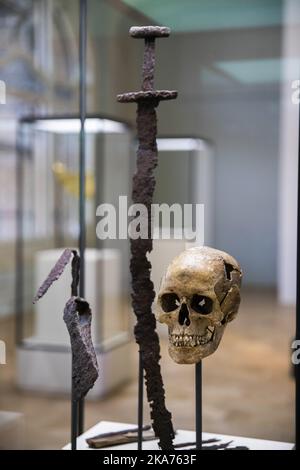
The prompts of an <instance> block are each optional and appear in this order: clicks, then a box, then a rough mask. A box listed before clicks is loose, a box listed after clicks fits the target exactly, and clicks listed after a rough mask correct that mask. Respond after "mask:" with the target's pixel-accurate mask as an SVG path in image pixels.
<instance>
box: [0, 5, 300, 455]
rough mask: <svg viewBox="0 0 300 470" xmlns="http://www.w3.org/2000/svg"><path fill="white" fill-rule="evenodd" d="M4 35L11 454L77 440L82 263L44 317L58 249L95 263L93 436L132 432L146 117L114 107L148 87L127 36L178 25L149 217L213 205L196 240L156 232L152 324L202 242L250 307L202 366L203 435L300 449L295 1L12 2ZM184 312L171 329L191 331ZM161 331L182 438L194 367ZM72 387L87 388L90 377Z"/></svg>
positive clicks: (2, 381)
mask: <svg viewBox="0 0 300 470" xmlns="http://www.w3.org/2000/svg"><path fill="white" fill-rule="evenodd" d="M83 5H85V8H86V9H85V10H84V9H83V10H82V8H83ZM0 24H1V28H0V38H1V39H0V277H1V282H0V449H4V450H8V449H34V450H39V449H42V450H47V449H62V448H64V447H65V446H66V445H67V444H68V443H69V442H70V441H71V414H72V410H73V408H72V407H71V401H72V400H71V388H72V386H71V382H72V381H71V377H72V370H73V374H74V369H72V367H74V362H76V360H77V358H76V352H75V353H74V350H73V344H72V351H73V361H72V353H71V346H70V337H69V334H68V329H67V328H66V325H65V322H64V320H65V321H66V318H65V315H64V308H65V307H64V306H65V304H66V302H67V301H68V299H69V298H70V295H71V290H70V285H71V274H72V276H73V280H74V272H73V270H72V273H71V267H70V265H68V266H67V267H66V269H65V271H64V272H63V274H62V275H61V278H60V279H59V280H57V281H56V282H55V283H54V284H53V285H52V286H51V288H50V289H49V291H48V292H47V294H46V295H45V296H44V297H43V298H41V299H40V300H39V302H37V303H35V304H33V299H34V296H35V295H36V292H37V290H38V288H39V286H40V285H41V284H42V282H43V281H44V280H45V279H46V277H47V275H48V273H49V272H50V271H51V269H52V268H53V266H54V265H55V263H56V262H57V260H58V259H59V257H60V256H61V254H62V253H63V250H64V249H70V248H71V249H72V250H75V249H76V250H80V249H82V250H84V267H82V268H81V269H82V271H81V273H82V279H83V278H84V285H83V284H81V283H82V282H83V281H81V279H80V283H79V291H80V296H81V297H84V298H85V299H87V301H88V302H89V304H90V306H91V309H92V325H91V333H90V334H91V336H92V340H93V344H94V347H95V349H93V346H90V345H88V346H87V348H89V347H91V348H92V349H93V353H94V355H95V357H96V359H97V361H98V366H99V377H98V379H97V380H96V382H95V384H94V386H93V387H92V388H91V389H90V391H89V392H88V394H87V396H85V398H84V400H83V399H82V400H81V401H80V405H79V408H80V407H81V410H80V412H79V414H78V415H79V419H81V421H82V422H81V425H82V430H84V431H86V430H88V429H90V428H91V427H93V426H95V425H96V424H97V423H99V422H102V421H106V422H116V423H123V428H124V426H125V428H126V425H129V424H133V425H136V424H137V420H138V388H139V379H140V377H139V373H140V369H139V368H140V367H141V362H139V361H140V358H139V346H138V345H137V343H136V339H135V334H134V332H135V330H134V326H135V324H136V321H137V319H136V316H135V314H134V309H133V306H132V298H131V292H132V288H133V287H134V282H133V281H132V279H131V273H130V266H131V267H132V262H130V260H131V253H130V246H137V247H140V246H141V245H139V244H138V243H137V244H136V245H135V244H134V243H132V244H131V245H130V243H131V240H129V237H128V236H127V235H128V233H127V226H126V225H125V235H124V220H123V219H122V220H121V218H122V214H124V210H127V209H126V208H125V209H124V204H125V205H126V204H127V205H128V207H129V206H130V204H131V197H132V184H134V181H135V182H136V180H133V174H134V172H135V164H136V149H137V145H138V142H139V137H140V135H139V132H137V126H136V110H137V106H136V103H122V102H120V100H117V95H119V94H124V93H128V92H130V91H138V90H141V74H142V63H143V53H144V52H143V51H144V40H143V39H142V32H143V31H142V29H140V30H136V31H140V32H138V33H136V37H131V36H130V34H129V29H130V28H131V27H132V26H137V27H138V26H146V25H157V26H166V27H169V28H170V29H171V34H170V36H169V37H168V38H164V37H157V40H156V46H155V87H156V88H158V89H159V90H176V91H177V92H178V97H177V99H173V100H171V101H166V102H165V101H163V102H162V103H160V105H159V106H158V107H157V108H156V112H157V136H156V137H157V148H158V166H157V168H155V170H154V176H153V177H152V179H153V178H154V180H155V183H156V185H155V190H154V195H153V203H154V204H157V205H160V204H165V205H168V206H169V207H170V206H172V205H173V204H177V205H180V207H186V206H188V205H200V204H201V208H203V212H201V214H202V216H201V220H200V222H199V221H198V219H197V223H196V228H195V233H196V235H195V237H194V239H193V240H191V239H189V237H188V236H187V234H186V232H184V233H182V232H180V227H179V225H178V220H177V219H176V217H175V216H174V218H173V219H172V218H171V219H172V220H171V219H170V220H169V225H170V226H169V227H167V226H166V225H165V222H166V221H165V220H164V219H163V218H161V219H160V218H159V219H158V220H155V221H156V222H157V225H155V226H154V227H153V228H154V233H156V232H157V233H164V231H165V230H167V229H168V228H169V229H170V230H169V235H170V236H169V237H168V236H166V237H163V236H157V237H156V236H154V237H153V238H154V240H153V250H152V251H151V253H148V255H147V257H148V259H149V260H150V262H151V265H152V269H151V272H150V274H151V280H152V282H153V286H154V291H155V297H156V298H155V300H153V299H152V300H151V302H150V304H151V303H152V301H153V305H152V307H151V306H150V309H151V308H152V311H153V312H154V313H156V318H158V316H157V310H159V305H160V304H159V303H158V294H159V292H160V291H161V289H163V282H162V279H166V278H163V275H164V273H165V272H166V270H167V267H168V266H169V265H170V263H171V261H172V260H173V259H174V258H175V257H176V256H178V255H179V254H180V253H182V252H184V251H185V250H187V249H189V248H192V247H195V246H196V245H203V244H204V245H205V246H209V247H212V248H215V249H217V250H221V251H224V252H226V253H229V254H230V255H231V256H232V257H234V259H236V260H237V261H238V263H239V265H240V267H241V269H242V272H243V280H242V285H241V289H240V296H241V304H240V308H239V311H238V315H236V318H235V319H234V321H233V322H232V323H230V325H228V327H226V331H225V332H224V335H223V338H222V341H221V342H220V345H219V347H218V349H217V351H216V352H214V354H211V352H213V351H210V353H208V354H205V355H208V356H209V357H205V359H204V360H203V361H201V363H202V362H203V364H202V427H203V432H205V433H212V434H214V433H216V434H220V435H229V436H242V437H247V438H253V439H259V440H266V441H277V442H280V443H290V444H293V443H294V442H295V374H294V366H293V362H292V359H291V358H292V352H293V349H292V343H293V341H294V339H295V331H296V329H295V328H296V327H295V325H296V261H297V187H298V180H297V178H298V173H297V165H298V164H297V162H298V134H299V129H298V113H299V107H298V104H299V89H300V81H299V78H300V77H299V63H300V62H299V59H300V2H299V1H298V0H251V1H248V2H245V1H244V0H184V1H183V0H163V1H161V0H87V1H86V2H82V1H80V0H78V1H77V0H0ZM141 31H142V32H141ZM149 31H150V30H149ZM157 31H158V30H157ZM83 32H84V33H85V36H84V37H85V42H84V40H82V34H83ZM150 33H151V32H150ZM150 33H149V34H150ZM138 34H140V35H141V36H140V39H138V37H139V36H138ZM145 34H146V33H145ZM147 34H148V33H147ZM153 34H154V33H153ZM156 34H157V36H159V35H161V36H163V35H164V34H165V33H164V32H163V30H160V32H157V33H156ZM132 35H133V34H132ZM147 41H148V42H147ZM150 43H151V40H146V42H145V44H146V45H147V44H150ZM151 44H152V43H151ZM145 57H146V56H145ZM145 89H147V88H143V90H145ZM144 93H146V92H144ZM149 93H151V92H149ZM83 103H84V105H85V106H84V105H83ZM156 104H157V103H156ZM138 106H139V107H138V109H139V110H140V111H138V112H141V113H142V109H143V105H140V104H138ZM153 109H154V108H153ZM138 116H139V115H138ZM83 120H84V123H85V125H84V129H83V127H82V122H83ZM139 131H140V132H141V129H140V128H139ZM82 137H84V138H83V139H82ZM140 149H141V150H140V153H141V155H142V154H143V145H142V144H141V147H140ZM83 154H84V172H83V167H82V164H83V159H82V155H83ZM142 157H143V155H142V156H141V158H142ZM144 157H145V155H144ZM141 181H142V180H141ZM138 189H139V191H140V192H141V193H142V192H143V191H142V188H141V184H140V187H139V188H137V191H136V193H138ZM137 201H139V199H138V198H136V199H135V202H137ZM141 201H142V200H141ZM108 207H109V208H113V213H114V215H115V225H114V224H113V226H112V227H110V228H109V229H108V231H110V234H111V236H110V237H106V238H105V237H104V236H101V233H100V232H101V227H102V228H103V225H102V226H101V223H100V224H99V222H100V220H101V215H102V216H103V215H104V213H103V211H105V210H107V208H108ZM126 207H127V206H126ZM122 210H123V212H122ZM120 214H121V215H120ZM131 215H133V214H131ZM126 217H127V212H126ZM102 220H103V219H102ZM125 224H127V219H126V221H125ZM122 230H123V231H122ZM121 232H122V233H121ZM179 232H180V233H181V236H180V235H179V236H177V235H178V233H179ZM176 234H177V235H176ZM191 253H194V251H191ZM201 253H202V252H201ZM205 253H206V252H205ZM65 254H66V255H67V256H68V257H69V258H68V261H69V260H70V257H71V256H72V253H71V251H66V252H65ZM132 256H133V258H134V256H137V257H138V256H139V253H137V254H135V255H134V254H133V255H132ZM205 256H208V255H205ZM178 259H179V261H178V262H184V261H183V260H182V258H178ZM230 259H232V258H230ZM74 260H75V261H76V255H75V254H74V253H73V261H74ZM180 260H181V261H180ZM73 261H72V266H73ZM224 263H225V261H224ZM65 264H66V263H65ZM232 265H234V262H233V261H232V262H231V261H230V266H231V269H233V270H234V269H235V268H234V266H233V267H232ZM212 266H213V268H212V269H215V268H214V264H212ZM222 266H223V265H222ZM226 266H227V265H226V263H225V267H226ZM216 269H217V268H216ZM236 269H237V268H236ZM168 272H169V270H168ZM234 272H235V271H234ZM83 273H84V274H83ZM83 276H84V277H83ZM57 277H58V276H57ZM137 277H139V276H137ZM233 277H234V276H231V274H230V273H229V277H228V278H227V280H228V279H231V280H232V279H233ZM140 278H142V279H143V274H142V272H141V273H140ZM182 279H183V278H182ZM135 282H136V283H138V280H137V279H135ZM181 282H183V284H184V281H182V280H181ZM234 288H236V286H235V287H234ZM75 290H76V289H75ZM83 292H84V295H82V293H83ZM150 294H151V293H150ZM72 295H78V294H74V290H72ZM137 297H138V292H137ZM142 297H143V296H140V299H138V300H139V301H140V302H142V300H143V299H142ZM150 297H151V295H150ZM184 298H185V297H184ZM176 302H177V301H176ZM180 302H181V300H180ZM204 302H205V301H204ZM136 303H138V301H136ZM78 305H79V304H78ZM162 305H163V304H162ZM184 305H186V304H184ZM199 305H200V304H199ZM78 308H79V307H78ZM82 308H84V307H82ZM176 308H177V306H176ZM185 308H187V307H185ZM169 310H170V309H169ZM182 311H183V310H180V312H182ZM165 312H167V310H164V312H163V314H162V317H163V318H165V317H167V316H168V318H169V320H166V321H165V323H168V321H170V318H171V315H167V314H166V313H165ZM144 313H145V312H144ZM189 313H190V311H189V312H188V313H185V314H183V320H182V321H181V320H180V315H179V317H178V318H179V320H178V318H177V317H176V318H177V320H176V321H178V322H179V323H178V325H179V326H178V325H177V326H175V328H180V327H182V325H183V327H185V328H187V325H188V323H190V319H192V314H191V313H190V319H189ZM235 314H236V311H235ZM184 315H186V318H185V317H184ZM193 315H196V314H193ZM210 315H211V314H210ZM79 317H80V315H78V318H79ZM162 317H159V318H162ZM172 318H173V317H172ZM203 318H204V315H203ZM224 318H225V317H224ZM172 321H173V320H172ZM174 321H175V320H174ZM192 321H193V320H192ZM195 321H198V319H197V320H195ZM203 321H207V320H206V319H204V320H203ZM163 323H164V322H162V323H161V321H158V322H157V325H156V329H157V332H158V336H159V342H160V348H161V350H160V354H161V360H160V365H161V375H162V378H163V384H164V389H165V394H166V407H167V409H168V410H169V411H170V412H171V413H172V422H173V426H174V429H175V430H176V431H177V430H189V431H194V430H195V412H196V411H197V407H196V411H195V395H197V378H196V379H195V366H194V365H193V364H194V363H196V360H194V359H191V360H190V361H189V360H186V361H181V362H186V363H178V361H177V362H176V360H174V354H175V355H176V353H173V356H172V354H171V353H170V355H169V353H168V349H169V342H170V341H171V338H172V335H171V334H170V331H171V330H170V323H168V325H169V335H168V328H167V327H166V325H165V324H163ZM197 324H198V323H197ZM219 325H221V326H220V328H223V326H224V323H223V321H222V322H221V321H219ZM77 326H78V325H77ZM225 326H226V324H225ZM78 328H79V330H78V331H80V323H79V326H78ZM213 328H214V327H213ZM176 331H177V330H176ZM178 331H179V330H178ZM205 331H208V330H205ZM214 331H215V330H214ZM79 335H80V333H79ZM177 338H178V336H177ZM80 339H82V338H81V337H80V336H79V340H80ZM75 340H76V339H75ZM172 341H173V340H172ZM175 341H176V340H175ZM182 341H183V340H182ZM191 341H193V340H191ZM180 345H181V346H182V345H183V343H180V340H178V341H177V343H176V342H175V346H174V348H175V349H176V347H180ZM195 347H196V346H195ZM199 348H200V346H199ZM188 349H189V348H186V349H184V351H187V350H188ZM93 357H94V356H93ZM175 359H176V358H175ZM201 359H202V357H201ZM198 360H199V359H197V361H198ZM143 364H146V362H144V363H142V365H143ZM197 365H198V362H197ZM145 367H146V366H145ZM145 370H146V369H145ZM196 370H197V366H196ZM79 375H80V379H81V380H82V381H85V380H86V376H84V368H83V369H82V370H81V371H80V373H79ZM150 378H151V377H150ZM198 378H199V377H198ZM149 380H150V379H149ZM198 386H199V381H198ZM140 387H141V385H140ZM141 388H142V390H143V391H144V399H143V422H144V425H148V424H151V417H150V411H149V404H148V401H147V393H146V389H145V386H144V387H143V386H142V387H141ZM139 390H140V389H139ZM198 405H199V404H198ZM77 417H78V416H77ZM290 444H289V445H290ZM132 445H133V444H132ZM135 445H136V444H135Z"/></svg>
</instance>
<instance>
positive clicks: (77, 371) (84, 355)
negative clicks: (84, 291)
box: [34, 248, 99, 401]
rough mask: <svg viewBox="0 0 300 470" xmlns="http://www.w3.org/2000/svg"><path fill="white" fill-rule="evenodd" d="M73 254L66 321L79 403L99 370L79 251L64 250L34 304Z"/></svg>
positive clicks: (76, 395)
mask: <svg viewBox="0 0 300 470" xmlns="http://www.w3.org/2000/svg"><path fill="white" fill-rule="evenodd" d="M72 255H73V259H72V268H71V270H72V284H71V296H72V297H71V298H70V299H69V300H68V302H67V303H66V306H65V309H64V315H63V318H64V321H65V323H66V325H67V329H68V332H69V335H70V341H71V349H72V383H73V399H74V400H76V401H79V400H81V399H82V398H84V397H85V395H86V394H87V393H88V391H89V390H90V389H91V388H92V387H93V385H94V383H95V382H96V380H97V378H98V375H99V371H98V364H97V357H96V353H95V349H94V346H93V343H92V337H91V321H92V312H91V309H90V306H89V304H88V302H87V301H86V300H85V299H82V298H80V297H78V283H79V275H80V257H79V255H78V253H77V251H76V250H70V249H69V248H67V249H66V250H64V252H63V254H62V255H61V256H60V258H59V260H58V261H57V263H56V264H55V266H54V267H53V269H52V270H51V272H50V274H49V275H48V277H47V279H46V280H45V281H44V282H43V284H42V285H41V287H40V288H39V290H38V292H37V294H36V296H35V298H34V303H35V302H37V301H38V300H39V299H40V298H42V297H43V295H44V294H45V293H46V292H47V291H48V289H49V288H50V287H51V285H52V284H53V282H54V281H57V280H58V279H59V277H60V276H61V275H62V273H63V272H64V269H65V267H66V266H67V264H68V263H69V261H70V259H71V257H72Z"/></svg>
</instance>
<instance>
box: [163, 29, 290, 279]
mask: <svg viewBox="0 0 300 470" xmlns="http://www.w3.org/2000/svg"><path fill="white" fill-rule="evenodd" d="M168 41H169V42H168ZM168 41H160V42H159V46H158V47H157V51H158V68H157V69H158V75H157V83H156V85H157V87H158V88H168V89H177V90H178V91H179V97H178V99H177V100H176V101H174V102H166V103H161V104H160V106H159V108H158V115H159V122H158V126H159V131H160V132H161V133H162V134H166V133H168V134H170V133H174V134H181V135H182V134H195V135H200V136H202V137H204V138H209V139H211V140H212V141H213V142H214V144H215V149H216V165H215V181H216V187H215V192H216V193H215V198H216V208H215V209H216V210H215V214H216V216H215V217H216V221H215V225H216V234H215V235H216V236H215V239H216V247H217V248H220V249H224V250H226V251H228V252H230V253H231V254H232V255H234V256H236V257H237V259H238V260H239V261H240V263H241V265H242V267H243V269H244V273H245V276H244V281H245V284H259V285H265V286H274V285H275V284H276V279H277V277H276V258H277V219H278V214H277V202H278V198H277V195H278V145H279V143H278V130H279V111H280V109H279V96H280V95H279V84H278V83H272V82H271V83H268V82H267V83H265V82H263V81H261V82H260V81H259V80H258V81H257V82H255V80H254V82H253V83H250V82H249V83H242V82H240V81H239V80H237V79H235V78H234V77H231V76H229V75H226V74H223V75H222V74H220V73H216V65H217V64H218V62H220V61H222V62H224V61H244V60H256V59H261V60H264V59H279V57H280V54H281V29H280V28H279V27H272V28H263V29H252V30H235V31H226V32H225V31H224V32H221V31H217V32H216V31H214V32H209V33H198V34H186V35H185V34H182V35H174V36H171V37H170V39H169V40H168ZM174 51H176V54H175V53H174ZM252 75H254V78H256V77H255V71H254V72H253V73H252Z"/></svg>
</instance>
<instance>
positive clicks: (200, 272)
mask: <svg viewBox="0 0 300 470" xmlns="http://www.w3.org/2000/svg"><path fill="white" fill-rule="evenodd" d="M241 278H242V271H241V268H240V266H239V264H238V262H237V261H236V260H235V259H234V258H233V257H232V256H230V255H229V254H227V253H225V252H223V251H220V250H216V249H214V248H209V247H194V248H190V249H188V250H186V251H184V252H183V253H181V254H180V255H179V256H177V257H176V258H175V259H174V260H173V261H172V262H171V264H170V265H169V267H168V268H167V271H166V274H165V276H164V277H163V279H162V283H161V287H160V292H159V294H158V299H157V315H156V316H157V319H158V321H159V322H160V323H165V324H167V325H168V328H169V354H170V356H171V358H172V359H173V360H174V361H175V362H177V363H179V364H194V363H197V362H199V361H200V360H201V359H203V358H204V357H206V356H209V355H210V354H212V353H214V352H215V351H216V349H217V348H218V346H219V344H220V341H221V339H222V336H223V333H224V330H225V328H226V325H227V323H228V322H230V321H232V320H233V319H234V318H235V316H236V315H237V313H238V308H239V304H240V285H241Z"/></svg>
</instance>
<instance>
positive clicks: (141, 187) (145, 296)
mask: <svg viewBox="0 0 300 470" xmlns="http://www.w3.org/2000/svg"><path fill="white" fill-rule="evenodd" d="M130 33H131V34H132V36H134V37H143V38H145V50H144V62H143V71H142V77H143V83H142V91H140V92H136V93H125V94H123V95H118V97H117V99H118V101H119V102H134V101H135V102H137V104H138V108H137V131H138V140H139V147H138V150H137V169H136V173H135V175H134V177H133V188H132V199H133V203H139V204H140V203H141V204H144V205H145V206H146V207H147V209H148V229H149V233H148V239H141V238H138V239H136V240H134V239H131V240H130V246H131V261H130V271H131V277H132V306H133V310H134V313H135V315H136V317H137V323H136V325H135V328H134V333H135V338H136V342H137V343H138V345H139V348H140V351H141V355H142V363H143V369H144V374H145V383H146V391H147V399H148V402H149V405H150V415H151V420H152V427H153V430H154V432H155V435H156V436H157V437H158V439H159V446H160V448H161V449H163V450H169V449H173V439H174V435H175V433H174V429H173V424H172V416H171V413H170V412H169V411H168V410H167V408H166V403H165V390H164V384H163V380H162V376H161V368H160V345H159V338H158V335H157V332H156V319H155V316H154V314H153V312H152V303H153V300H154V298H155V292H154V288H153V287H154V286H153V283H152V281H151V278H150V275H151V263H150V261H149V260H148V257H147V254H148V253H150V252H151V251H152V247H153V242H152V238H151V223H152V221H151V204H152V201H153V193H154V188H155V177H154V170H155V167H156V166H157V145H156V134H157V117H156V107H157V106H158V104H159V101H160V100H167V99H174V98H176V96H177V92H176V91H168V90H163V91H155V90H154V89H153V87H154V66H155V56H154V49H155V46H154V40H155V37H164V36H168V35H169V33H170V31H169V29H168V28H161V27H153V26H148V27H142V28H133V29H131V30H130Z"/></svg>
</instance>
